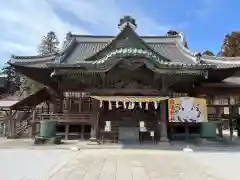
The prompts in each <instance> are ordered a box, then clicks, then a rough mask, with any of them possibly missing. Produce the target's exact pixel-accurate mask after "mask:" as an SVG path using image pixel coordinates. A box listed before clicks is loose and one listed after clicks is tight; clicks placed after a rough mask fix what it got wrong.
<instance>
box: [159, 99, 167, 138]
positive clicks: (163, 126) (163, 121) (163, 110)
mask: <svg viewBox="0 0 240 180" xmlns="http://www.w3.org/2000/svg"><path fill="white" fill-rule="evenodd" d="M160 142H169V139H168V135H167V102H166V101H163V102H161V103H160Z"/></svg>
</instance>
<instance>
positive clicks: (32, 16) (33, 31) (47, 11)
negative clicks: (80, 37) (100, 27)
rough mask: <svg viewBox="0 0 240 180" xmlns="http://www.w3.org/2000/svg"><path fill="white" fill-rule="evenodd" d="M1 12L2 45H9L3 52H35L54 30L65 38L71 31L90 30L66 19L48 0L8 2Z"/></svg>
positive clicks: (16, 0)
mask: <svg viewBox="0 0 240 180" xmlns="http://www.w3.org/2000/svg"><path fill="white" fill-rule="evenodd" d="M0 12H1V13H0V29H1V35H0V46H1V47H3V46H5V48H4V49H2V48H1V49H0V51H3V52H0V53H15V52H18V53H20V54H27V55H29V54H33V53H34V54H35V53H36V51H35V49H36V48H37V45H38V44H39V42H40V41H41V38H42V36H44V35H46V34H47V32H49V31H50V30H53V31H55V32H56V33H57V35H58V37H59V39H61V40H62V39H63V38H64V37H65V34H66V33H67V32H68V31H71V30H73V31H77V32H79V33H84V34H86V33H88V32H87V31H86V30H84V29H83V28H81V27H78V26H76V25H73V24H70V23H68V22H64V21H62V20H61V19H60V18H59V17H58V16H57V15H56V14H55V13H54V11H53V9H52V8H51V6H50V5H49V4H48V2H47V1H46V0H41V1H35V0H21V1H19V0H10V1H4V3H1V5H0ZM14 44H15V45H14ZM6 47H9V48H6ZM9 51H11V52H9Z"/></svg>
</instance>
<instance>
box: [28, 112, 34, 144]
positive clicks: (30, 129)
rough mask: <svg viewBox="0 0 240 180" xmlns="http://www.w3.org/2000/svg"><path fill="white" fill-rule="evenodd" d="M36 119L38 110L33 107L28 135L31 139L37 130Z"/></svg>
mask: <svg viewBox="0 0 240 180" xmlns="http://www.w3.org/2000/svg"><path fill="white" fill-rule="evenodd" d="M35 121H36V110H35V109H33V112H32V121H30V127H29V128H28V136H29V138H30V139H31V138H33V136H34V133H35V131H36V128H35V126H36V124H35Z"/></svg>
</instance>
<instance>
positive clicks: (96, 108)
mask: <svg viewBox="0 0 240 180" xmlns="http://www.w3.org/2000/svg"><path fill="white" fill-rule="evenodd" d="M99 106H100V102H99V101H98V100H96V99H92V114H91V137H90V139H89V141H90V142H89V144H99V143H98V141H97V125H98V115H99V110H100V107H99Z"/></svg>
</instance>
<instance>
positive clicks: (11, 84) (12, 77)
mask: <svg viewBox="0 0 240 180" xmlns="http://www.w3.org/2000/svg"><path fill="white" fill-rule="evenodd" d="M2 74H4V75H5V76H6V81H7V82H6V90H7V93H10V94H13V93H15V92H16V91H18V90H19V89H20V85H21V81H20V76H19V74H17V73H16V72H15V69H14V68H13V67H12V66H11V65H10V64H9V63H6V64H5V66H4V67H3V69H2Z"/></svg>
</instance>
